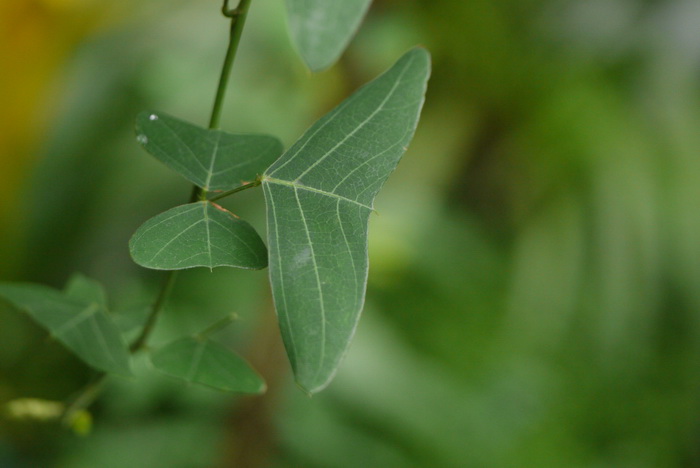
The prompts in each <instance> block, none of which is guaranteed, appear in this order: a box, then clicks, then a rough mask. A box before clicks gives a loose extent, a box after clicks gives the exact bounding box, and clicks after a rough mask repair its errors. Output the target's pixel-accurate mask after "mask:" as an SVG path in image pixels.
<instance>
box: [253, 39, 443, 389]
mask: <svg viewBox="0 0 700 468" xmlns="http://www.w3.org/2000/svg"><path fill="white" fill-rule="evenodd" d="M429 73H430V57H429V55H428V53H427V52H426V51H425V50H424V49H420V48H419V49H414V50H411V51H410V52H408V53H407V54H405V55H404V56H403V57H402V58H401V59H400V60H399V61H398V62H397V63H396V64H395V65H394V66H393V67H392V68H391V69H390V70H389V71H387V72H386V73H385V74H383V75H382V76H380V77H379V78H377V79H376V80H374V81H373V82H372V83H370V84H368V85H366V86H365V87H363V88H361V89H360V90H359V91H358V92H357V93H355V94H354V95H353V96H351V97H350V98H348V99H347V100H346V101H345V102H343V103H342V104H341V105H340V106H338V107H337V108H336V109H334V110H333V111H331V112H330V113H329V114H327V115H326V116H325V117H323V118H322V119H321V120H319V121H318V122H317V123H316V124H314V125H313V126H312V127H311V128H310V129H309V130H308V131H307V132H306V134H304V136H303V137H302V138H301V139H300V140H299V141H297V143H295V144H294V146H292V148H290V149H289V151H287V152H286V153H285V154H284V155H283V156H282V157H281V158H280V159H279V160H278V161H276V162H275V163H274V164H273V165H272V166H271V167H270V168H269V169H268V170H267V172H266V174H265V175H264V176H263V178H262V185H263V189H264V192H265V199H266V202H267V213H268V217H267V219H268V244H269V246H270V281H271V283H272V291H273V294H274V298H275V307H276V308H277V313H278V316H279V322H280V327H281V329H282V337H283V338H284V343H285V346H286V348H287V353H288V355H289V358H290V361H291V363H292V367H293V369H294V373H295V375H296V379H297V382H298V383H299V385H301V386H302V387H303V388H305V389H306V390H308V391H309V392H315V391H318V390H320V389H322V388H323V387H324V386H326V385H327V384H328V382H329V381H330V380H331V378H332V377H333V374H334V373H335V370H336V369H337V367H338V364H339V362H340V360H341V358H342V356H343V355H344V353H345V351H346V349H347V347H348V345H349V342H350V339H351V337H352V335H353V333H354V331H355V327H356V325H357V321H358V319H359V316H360V312H361V310H362V306H363V303H364V296H365V289H366V284H367V268H368V262H367V223H368V219H369V214H370V212H371V211H372V206H373V202H374V197H375V195H376V193H377V192H378V191H379V189H380V188H381V186H382V184H383V183H384V181H385V180H386V178H387V177H388V176H389V174H390V173H391V172H392V171H393V170H394V168H395V167H396V164H397V163H398V161H399V159H400V158H401V155H402V154H403V152H404V150H405V149H406V145H408V143H409V141H410V140H411V138H412V136H413V132H414V130H415V128H416V125H417V123H418V116H419V113H420V109H421V106H422V104H423V96H424V93H425V87H426V81H427V79H428V75H429Z"/></svg>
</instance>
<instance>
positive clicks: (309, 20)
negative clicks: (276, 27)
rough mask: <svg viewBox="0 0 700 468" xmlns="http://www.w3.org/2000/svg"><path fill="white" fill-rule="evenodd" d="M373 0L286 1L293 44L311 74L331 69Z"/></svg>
mask: <svg viewBox="0 0 700 468" xmlns="http://www.w3.org/2000/svg"><path fill="white" fill-rule="evenodd" d="M370 3H371V0H287V15H288V18H289V30H290V33H291V36H292V40H293V41H294V43H295V44H296V47H297V49H298V50H299V53H300V54H301V56H302V58H303V59H304V61H305V62H306V64H307V66H308V67H309V68H310V69H311V70H312V71H321V70H323V69H325V68H328V67H330V66H331V65H333V63H334V62H335V61H336V60H338V57H340V55H341V54H342V53H343V50H345V48H346V47H347V45H348V43H349V42H350V39H351V38H352V36H353V35H354V34H355V31H357V28H358V27H359V26H360V23H361V22H362V18H363V17H364V16H365V13H366V12H367V9H368V8H369V5H370Z"/></svg>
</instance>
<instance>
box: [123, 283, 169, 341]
mask: <svg viewBox="0 0 700 468" xmlns="http://www.w3.org/2000/svg"><path fill="white" fill-rule="evenodd" d="M176 278H177V271H176V270H173V271H169V272H168V274H167V275H166V277H165V281H164V282H163V286H162V287H161V289H160V292H159V293H158V298H157V299H156V302H155V303H153V309H152V310H151V314H150V315H149V316H148V320H146V324H145V325H144V326H143V330H141V334H140V335H139V337H138V338H136V339H135V340H134V342H133V343H132V344H131V346H130V347H129V350H130V351H131V352H132V353H135V352H137V351H139V350H140V349H142V348H143V347H144V346H145V345H146V340H147V339H148V337H149V336H150V335H151V333H152V332H153V329H154V328H155V326H156V321H157V320H158V316H159V315H160V312H161V311H162V310H163V306H165V302H166V301H167V300H168V296H170V291H172V290H173V285H174V284H175V279H176Z"/></svg>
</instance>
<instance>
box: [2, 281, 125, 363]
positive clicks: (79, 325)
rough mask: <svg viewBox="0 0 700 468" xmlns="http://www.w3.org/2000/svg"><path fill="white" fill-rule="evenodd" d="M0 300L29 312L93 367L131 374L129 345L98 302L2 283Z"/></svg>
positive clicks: (28, 285) (42, 287) (29, 286)
mask: <svg viewBox="0 0 700 468" xmlns="http://www.w3.org/2000/svg"><path fill="white" fill-rule="evenodd" d="M72 284H75V283H72ZM69 290H70V288H69ZM73 291H75V289H73ZM0 299H5V300H6V301H7V302H9V303H10V304H11V305H12V306H14V307H16V308H17V309H20V310H22V311H24V312H26V313H27V314H29V316H30V317H32V318H33V319H34V320H35V321H36V322H37V323H38V324H39V325H41V326H42V327H43V328H45V329H46V330H48V331H49V333H50V334H51V336H52V337H54V338H56V339H57V340H59V341H60V342H61V343H63V344H64V345H65V346H66V347H67V348H68V349H70V350H71V351H72V352H73V353H75V354H76V355H77V356H78V357H79V358H80V359H82V360H83V361H85V362H86V363H87V364H89V365H90V366H92V367H94V368H96V369H100V370H103V371H105V372H113V373H115V374H119V375H124V376H128V375H131V368H130V364H129V362H130V361H129V351H128V348H127V345H126V343H125V342H124V339H123V338H122V336H121V334H120V333H119V330H118V329H117V326H116V325H115V324H114V322H113V321H112V319H111V318H110V316H109V315H108V314H107V310H106V309H105V307H104V305H103V304H101V303H100V302H99V301H97V300H80V299H78V298H77V297H76V296H75V295H72V296H69V295H67V294H64V293H62V292H60V291H56V290H55V289H51V288H48V287H45V286H41V285H36V284H8V283H3V284H0Z"/></svg>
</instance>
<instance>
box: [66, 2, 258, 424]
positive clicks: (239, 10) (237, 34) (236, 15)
mask: <svg viewBox="0 0 700 468" xmlns="http://www.w3.org/2000/svg"><path fill="white" fill-rule="evenodd" d="M250 2H251V0H240V1H239V3H238V6H236V7H235V8H229V0H224V4H223V7H222V9H221V11H222V13H223V15H224V16H225V17H227V18H230V19H231V29H230V33H229V42H228V48H227V49H226V56H225V58H224V64H223V66H222V69H221V75H220V77H219V85H218V87H217V90H216V97H215V98H214V106H213V108H212V111H211V117H210V119H209V128H210V129H216V128H218V127H219V122H220V120H221V111H222V109H223V103H224V96H225V95H226V88H227V87H228V81H229V77H230V76H231V68H232V67H233V62H234V60H235V58H236V51H237V50H238V44H239V43H240V41H241V34H242V33H243V26H244V25H245V20H246V17H247V16H248V9H249V7H250ZM258 185H260V181H255V182H253V183H251V184H246V185H243V186H241V187H238V188H236V189H233V190H230V191H228V192H225V193H222V194H220V195H217V196H216V197H213V198H212V200H215V199H216V200H218V199H219V198H223V197H225V196H228V195H231V194H233V193H235V192H239V191H241V190H245V189H247V188H252V187H256V186H258ZM204 199H206V191H205V190H202V189H201V188H199V187H197V186H194V188H193V190H192V195H191V197H190V202H195V201H197V200H204ZM176 279H177V271H169V272H168V273H167V276H166V277H165V281H164V282H163V286H162V287H161V289H160V291H159V293H158V296H157V298H156V300H155V302H154V303H153V307H152V309H151V313H150V314H149V316H148V319H147V320H146V324H145V325H144V327H143V330H142V331H141V333H140V334H139V336H138V337H137V338H136V339H135V340H134V341H133V342H132V344H131V345H130V346H129V350H130V352H131V353H132V354H134V353H136V352H138V351H140V350H142V349H143V348H145V347H146V343H147V341H148V338H149V337H150V336H151V333H152V332H153V330H154V329H155V326H156V322H157V321H158V317H159V316H160V314H161V312H162V311H163V308H164V307H165V304H166V302H167V301H168V297H169V296H170V292H171V291H172V290H173V286H174V285H175V280H176ZM107 377H108V374H106V373H104V372H100V373H98V374H97V375H96V376H95V378H94V379H93V380H92V382H90V383H89V384H87V385H86V386H85V387H83V389H82V390H81V391H80V392H79V393H78V394H77V396H76V397H75V398H73V399H72V400H71V401H70V403H68V404H66V409H65V410H64V412H63V415H62V417H61V420H62V422H63V423H64V424H65V425H70V423H71V421H72V419H73V417H74V416H75V415H76V414H77V413H78V412H79V411H81V410H84V409H85V408H87V407H89V406H90V405H91V404H92V402H93V401H95V399H96V398H97V397H98V396H99V394H100V392H101V391H102V388H103V387H104V384H105V382H106V380H107Z"/></svg>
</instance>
